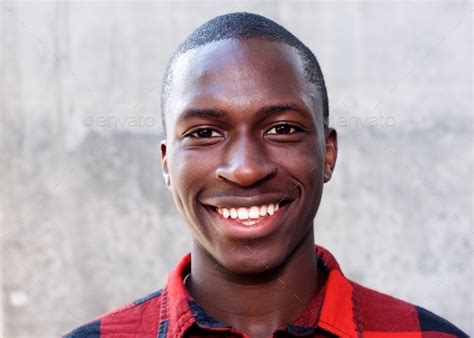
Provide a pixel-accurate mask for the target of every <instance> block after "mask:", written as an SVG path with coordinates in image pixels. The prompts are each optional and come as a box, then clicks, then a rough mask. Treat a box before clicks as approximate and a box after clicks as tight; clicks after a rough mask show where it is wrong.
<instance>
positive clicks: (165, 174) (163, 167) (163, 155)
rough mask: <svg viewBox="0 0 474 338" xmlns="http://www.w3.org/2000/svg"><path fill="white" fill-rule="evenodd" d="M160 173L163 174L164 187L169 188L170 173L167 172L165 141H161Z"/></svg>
mask: <svg viewBox="0 0 474 338" xmlns="http://www.w3.org/2000/svg"><path fill="white" fill-rule="evenodd" d="M160 149H161V171H162V173H163V178H164V179H165V183H166V186H167V187H168V188H169V187H170V185H171V182H170V173H169V171H168V158H167V156H166V140H163V141H161V143H160Z"/></svg>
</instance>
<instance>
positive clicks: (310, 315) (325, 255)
mask: <svg viewBox="0 0 474 338" xmlns="http://www.w3.org/2000/svg"><path fill="white" fill-rule="evenodd" d="M316 256H317V258H318V265H319V267H320V268H321V269H323V270H326V271H327V279H326V282H325V285H324V286H323V288H322V290H321V292H319V293H318V294H317V295H316V296H315V297H314V298H313V300H312V301H311V302H310V304H309V305H308V306H307V307H306V309H305V310H304V311H303V312H302V313H301V314H300V316H298V318H296V319H295V320H293V321H292V322H291V323H289V324H288V325H286V326H285V327H282V328H281V330H286V331H287V332H288V333H291V334H294V335H307V334H312V333H314V332H315V331H316V329H317V328H321V329H323V330H326V331H328V332H330V333H332V334H335V335H336V336H339V337H358V336H359V334H358V332H360V330H359V326H360V325H359V323H357V320H356V319H357V318H358V316H357V315H356V314H357V313H358V307H357V302H355V301H354V297H353V288H352V285H351V283H350V281H349V280H348V279H346V278H345V277H344V275H343V273H342V271H341V269H340V267H339V264H338V263H337V261H336V259H335V258H334V257H333V255H332V254H331V253H330V252H329V251H328V250H326V249H324V248H323V247H321V246H316ZM190 269H191V255H190V254H187V255H186V256H184V257H183V258H182V259H181V260H180V261H179V263H178V265H177V266H176V267H175V268H174V270H172V271H171V273H170V275H169V277H168V283H167V286H166V288H165V289H164V291H163V296H162V302H161V318H167V319H168V327H169V328H170V330H171V331H173V333H174V334H175V335H176V336H178V337H181V336H183V334H184V333H185V332H186V330H188V329H189V328H190V327H191V326H192V325H193V324H196V325H198V326H200V327H202V328H204V329H209V330H218V331H230V330H231V329H232V328H231V327H230V326H229V325H227V324H225V323H221V322H218V321H217V320H215V319H214V318H212V317H211V316H210V315H209V314H207V313H206V312H205V311H204V310H203V309H202V308H201V307H200V306H199V304H198V303H197V302H196V301H194V300H193V298H192V297H191V295H190V294H189V293H188V292H187V290H186V288H185V287H184V283H183V279H184V278H185V276H186V275H187V274H188V273H189V272H190Z"/></svg>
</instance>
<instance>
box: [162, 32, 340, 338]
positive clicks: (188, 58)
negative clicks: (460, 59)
mask: <svg viewBox="0 0 474 338" xmlns="http://www.w3.org/2000/svg"><path fill="white" fill-rule="evenodd" d="M173 72H174V73H173V74H174V80H173V87H172V90H171V92H170V95H169V97H168V100H167V104H166V109H165V114H166V129H167V139H166V141H163V142H162V145H161V152H162V160H163V161H162V164H163V165H162V166H163V174H164V177H165V181H166V184H167V186H168V188H169V189H170V191H171V193H172V195H173V198H174V201H175V204H176V206H177V208H178V210H179V212H180V213H181V215H182V216H183V218H184V220H185V221H186V222H187V224H188V226H189V227H190V229H191V231H192V233H193V246H192V251H191V255H192V260H191V274H190V277H189V278H188V280H187V284H186V287H187V288H188V290H189V292H190V293H191V295H192V296H193V297H194V298H195V299H196V301H197V302H198V303H199V304H200V305H201V306H202V307H203V308H204V309H205V310H206V311H207V312H208V313H209V314H210V315H211V316H213V317H214V318H215V319H217V320H219V321H221V322H224V323H228V324H230V325H232V326H233V327H234V328H236V329H238V330H241V331H242V332H245V333H246V334H248V335H250V336H251V337H269V336H271V335H272V334H273V332H274V331H275V330H276V329H277V328H279V327H281V326H282V325H285V324H286V323H288V322H290V321H291V320H293V319H295V318H297V317H298V315H299V314H300V313H301V312H302V311H303V310H304V309H305V307H306V306H307V305H308V304H309V302H310V301H311V300H312V298H313V297H314V296H315V295H316V293H317V292H318V291H319V290H320V289H321V287H322V285H323V283H324V275H323V274H322V273H321V272H320V271H318V269H317V267H316V259H315V255H314V234H313V219H314V216H315V215H316V212H317V210H318V207H319V204H320V201H321V196H322V190H323V185H324V183H325V182H327V181H329V179H330V178H331V175H332V172H333V169H334V166H335V163H336V158H337V135H336V132H335V130H334V129H331V128H324V126H323V118H322V105H321V98H320V96H319V93H318V91H317V89H316V88H315V87H314V85H313V84H311V83H310V82H308V81H307V79H306V78H305V73H304V70H303V65H302V62H301V60H300V58H299V56H298V55H297V53H296V51H295V50H294V49H293V48H291V47H289V46H287V45H285V44H282V43H279V42H269V41H264V40H260V39H246V40H236V39H230V40H222V41H218V42H213V43H210V44H208V45H205V46H202V47H200V48H198V49H195V50H191V51H189V52H187V53H185V54H184V55H183V56H181V57H180V58H179V59H178V61H177V62H176V64H175V67H174V70H173ZM268 204H273V205H277V204H278V206H279V209H278V211H275V213H274V214H273V215H266V216H265V217H260V218H258V219H256V220H255V221H252V222H250V223H249V222H247V223H246V221H245V220H239V219H232V218H225V217H223V216H222V214H221V213H220V211H222V210H223V208H228V209H229V210H230V208H236V209H238V208H239V207H241V208H251V207H252V206H261V205H268ZM239 217H240V216H239Z"/></svg>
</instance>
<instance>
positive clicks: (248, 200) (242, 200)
mask: <svg viewBox="0 0 474 338" xmlns="http://www.w3.org/2000/svg"><path fill="white" fill-rule="evenodd" d="M291 200H293V198H292V197H290V196H288V195H287V194H282V193H265V194H259V195H253V196H216V197H206V198H201V199H199V201H200V202H201V203H202V204H204V205H208V206H213V207H216V208H226V207H243V208H249V207H252V206H256V205H257V206H258V205H266V204H271V203H281V202H283V201H285V202H286V201H291Z"/></svg>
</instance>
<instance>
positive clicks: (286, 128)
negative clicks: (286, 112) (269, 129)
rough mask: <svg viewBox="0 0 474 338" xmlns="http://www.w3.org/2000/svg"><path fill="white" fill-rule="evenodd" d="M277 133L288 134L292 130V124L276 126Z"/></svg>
mask: <svg viewBox="0 0 474 338" xmlns="http://www.w3.org/2000/svg"><path fill="white" fill-rule="evenodd" d="M276 132H277V134H288V133H289V132H290V126H289V125H287V124H281V125H279V126H276Z"/></svg>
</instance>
